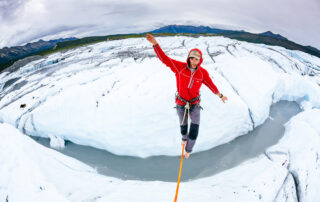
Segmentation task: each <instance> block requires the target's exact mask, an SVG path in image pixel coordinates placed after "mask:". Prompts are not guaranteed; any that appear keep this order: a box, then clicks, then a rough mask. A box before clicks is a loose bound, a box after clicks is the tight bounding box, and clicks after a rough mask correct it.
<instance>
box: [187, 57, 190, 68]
mask: <svg viewBox="0 0 320 202" xmlns="http://www.w3.org/2000/svg"><path fill="white" fill-rule="evenodd" d="M190 58H191V57H189V58H188V60H187V61H188V66H189V67H190V66H191V64H190Z"/></svg>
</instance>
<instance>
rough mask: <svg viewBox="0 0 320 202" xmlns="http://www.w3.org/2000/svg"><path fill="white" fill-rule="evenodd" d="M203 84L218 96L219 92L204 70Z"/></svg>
mask: <svg viewBox="0 0 320 202" xmlns="http://www.w3.org/2000/svg"><path fill="white" fill-rule="evenodd" d="M202 72H203V83H204V84H205V85H206V86H207V87H208V88H209V89H210V90H211V91H212V92H213V93H214V94H218V93H219V90H218V88H217V86H216V85H214V83H213V82H212V80H211V78H210V75H209V73H208V71H207V70H206V69H203V71H202Z"/></svg>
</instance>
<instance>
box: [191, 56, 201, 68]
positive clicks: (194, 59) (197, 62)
mask: <svg viewBox="0 0 320 202" xmlns="http://www.w3.org/2000/svg"><path fill="white" fill-rule="evenodd" d="M189 60H190V66H191V67H192V68H196V67H197V65H198V64H199V62H200V60H199V59H198V58H195V57H190V58H189Z"/></svg>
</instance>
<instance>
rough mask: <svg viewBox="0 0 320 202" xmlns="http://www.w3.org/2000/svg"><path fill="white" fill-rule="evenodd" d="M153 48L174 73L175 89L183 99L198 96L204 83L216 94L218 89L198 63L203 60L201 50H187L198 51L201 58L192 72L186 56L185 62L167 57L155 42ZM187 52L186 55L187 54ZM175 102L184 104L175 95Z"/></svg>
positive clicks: (197, 101)
mask: <svg viewBox="0 0 320 202" xmlns="http://www.w3.org/2000/svg"><path fill="white" fill-rule="evenodd" d="M153 49H154V51H155V52H156V54H157V56H158V58H159V59H160V60H161V61H162V62H163V63H164V64H165V65H166V66H167V67H170V69H171V70H172V71H173V72H174V73H175V76H176V83H177V91H178V93H179V95H180V97H182V98H183V99H185V100H191V99H193V98H195V97H197V96H199V93H200V92H199V90H200V87H201V85H202V83H204V84H205V85H206V86H207V87H208V88H209V89H210V90H211V91H212V92H213V93H214V94H218V93H219V90H218V88H217V87H216V86H215V84H214V83H213V82H212V80H211V78H210V76H209V73H208V71H207V70H206V69H204V68H202V67H201V66H200V65H201V63H202V61H203V58H202V52H201V51H200V50H199V49H197V48H194V49H191V50H190V51H189V54H190V52H191V51H193V50H197V51H199V53H200V55H201V58H200V61H199V64H198V66H197V68H196V70H195V71H194V72H193V73H192V72H191V70H190V69H189V68H187V66H188V58H187V62H180V61H177V60H174V59H172V58H170V57H168V56H167V55H166V54H165V53H164V52H163V51H162V49H161V47H160V45H159V44H158V43H157V44H156V45H153ZM189 54H188V55H189ZM175 102H176V104H179V105H185V104H186V103H185V102H183V101H181V100H179V99H178V98H177V97H176V100H175ZM199 102H200V100H199V99H198V100H196V101H194V102H192V103H191V104H196V103H199Z"/></svg>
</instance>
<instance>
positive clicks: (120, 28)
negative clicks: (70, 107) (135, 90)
mask: <svg viewBox="0 0 320 202" xmlns="http://www.w3.org/2000/svg"><path fill="white" fill-rule="evenodd" d="M317 19H320V3H319V1H318V0H308V1H301V0H282V1H278V0H269V1H256V0H241V1H239V0H228V1H226V0H212V1H204V0H198V1H191V0H184V1H182V0H180V1H169V0H162V1H160V0H153V1H145V0H133V1H129V0H117V1H115V0H107V1H106V0H55V1H51V0H15V1H13V0H2V1H0V33H1V35H0V48H1V47H4V46H14V45H22V44H24V43H27V42H30V41H35V40H38V39H40V38H42V39H46V40H47V39H52V38H59V37H70V36H76V37H84V36H90V35H108V34H118V33H119V34H120V33H138V32H144V31H149V30H152V29H156V28H159V27H161V26H164V25H168V24H188V25H208V26H214V27H217V28H230V29H244V30H246V31H250V32H254V33H260V32H265V31H268V30H271V31H272V32H274V33H279V34H281V35H283V36H285V37H287V38H288V39H290V40H293V41H295V42H297V43H300V44H303V45H312V46H315V47H317V48H319V49H320V39H319V37H318V36H319V32H320V26H319V25H318V24H319V23H318V20H317Z"/></svg>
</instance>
